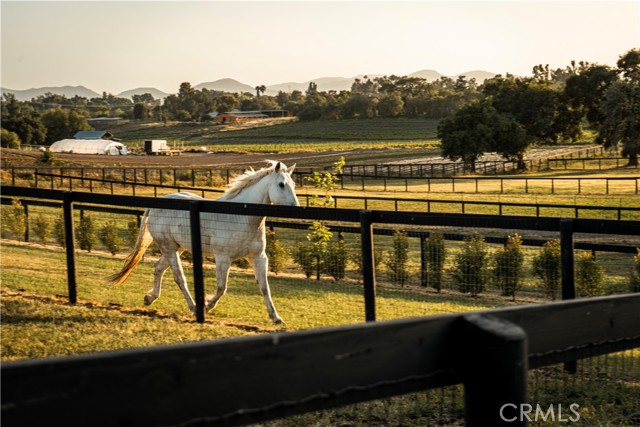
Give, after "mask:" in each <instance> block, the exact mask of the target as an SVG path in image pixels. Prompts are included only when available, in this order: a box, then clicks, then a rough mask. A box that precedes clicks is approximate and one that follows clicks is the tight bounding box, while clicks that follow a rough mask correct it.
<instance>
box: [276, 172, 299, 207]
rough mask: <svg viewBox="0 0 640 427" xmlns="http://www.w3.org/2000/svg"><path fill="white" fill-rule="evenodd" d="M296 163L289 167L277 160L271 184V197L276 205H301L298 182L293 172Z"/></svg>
mask: <svg viewBox="0 0 640 427" xmlns="http://www.w3.org/2000/svg"><path fill="white" fill-rule="evenodd" d="M295 168H296V165H293V166H291V167H290V168H287V166H286V165H285V164H284V163H282V162H277V163H276V165H275V167H274V168H273V172H272V175H273V181H272V184H271V185H270V186H269V199H271V203H273V204H274V205H286V206H300V202H298V197H297V196H296V183H295V182H293V179H292V178H291V173H292V172H293V170H294V169H295Z"/></svg>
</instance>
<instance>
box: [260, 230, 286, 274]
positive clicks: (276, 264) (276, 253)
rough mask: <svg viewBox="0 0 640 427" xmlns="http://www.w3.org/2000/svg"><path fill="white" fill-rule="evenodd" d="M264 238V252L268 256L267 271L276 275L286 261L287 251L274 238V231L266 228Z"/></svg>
mask: <svg viewBox="0 0 640 427" xmlns="http://www.w3.org/2000/svg"><path fill="white" fill-rule="evenodd" d="M266 239H267V246H266V248H265V253H266V254H267V256H268V257H269V271H271V272H273V273H275V274H276V275H277V274H278V273H279V272H280V271H281V270H282V269H283V268H284V266H285V265H286V263H287V251H286V249H285V248H284V246H283V245H282V243H281V242H280V240H278V239H277V238H276V233H275V231H271V230H267V232H266Z"/></svg>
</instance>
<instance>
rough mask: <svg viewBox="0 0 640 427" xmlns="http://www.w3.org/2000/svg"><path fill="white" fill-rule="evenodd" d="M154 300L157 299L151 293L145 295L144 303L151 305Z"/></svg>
mask: <svg viewBox="0 0 640 427" xmlns="http://www.w3.org/2000/svg"><path fill="white" fill-rule="evenodd" d="M153 301H155V298H152V297H151V295H145V296H144V305H151V303H152V302H153Z"/></svg>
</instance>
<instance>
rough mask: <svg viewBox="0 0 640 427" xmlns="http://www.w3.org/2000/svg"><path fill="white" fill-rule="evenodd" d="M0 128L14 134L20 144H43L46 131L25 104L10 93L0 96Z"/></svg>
mask: <svg viewBox="0 0 640 427" xmlns="http://www.w3.org/2000/svg"><path fill="white" fill-rule="evenodd" d="M2 128H4V129H6V130H7V131H9V132H14V133H15V134H17V135H18V138H20V142H21V143H22V144H27V145H39V144H44V141H45V138H46V135H47V129H46V128H45V127H44V126H43V124H42V123H41V122H40V119H39V117H38V114H37V113H36V112H35V111H34V109H33V107H32V106H31V105H30V104H29V103H27V102H20V101H18V100H17V99H16V97H15V96H14V95H13V94H11V93H5V94H3V95H2Z"/></svg>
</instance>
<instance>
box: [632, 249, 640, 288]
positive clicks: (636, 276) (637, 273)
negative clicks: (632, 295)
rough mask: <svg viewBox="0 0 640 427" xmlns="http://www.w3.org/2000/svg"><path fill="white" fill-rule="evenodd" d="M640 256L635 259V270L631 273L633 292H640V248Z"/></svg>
mask: <svg viewBox="0 0 640 427" xmlns="http://www.w3.org/2000/svg"><path fill="white" fill-rule="evenodd" d="M637 251H638V255H636V256H634V257H633V270H632V271H631V283H630V285H631V292H640V248H637Z"/></svg>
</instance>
